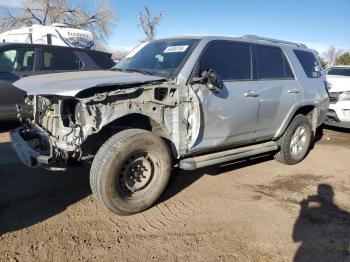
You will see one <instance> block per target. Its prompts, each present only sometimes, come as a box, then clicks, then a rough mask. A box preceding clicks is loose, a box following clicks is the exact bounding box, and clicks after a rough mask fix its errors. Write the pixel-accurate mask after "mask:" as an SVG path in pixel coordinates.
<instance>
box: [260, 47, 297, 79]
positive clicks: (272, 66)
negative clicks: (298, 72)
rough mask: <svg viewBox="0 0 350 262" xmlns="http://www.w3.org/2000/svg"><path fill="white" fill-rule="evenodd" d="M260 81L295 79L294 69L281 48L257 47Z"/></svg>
mask: <svg viewBox="0 0 350 262" xmlns="http://www.w3.org/2000/svg"><path fill="white" fill-rule="evenodd" d="M256 56H257V77H258V79H294V75H293V72H292V69H291V67H290V65H289V62H288V60H287V58H286V57H285V55H284V54H283V52H282V50H281V49H280V48H276V47H268V46H257V47H256Z"/></svg>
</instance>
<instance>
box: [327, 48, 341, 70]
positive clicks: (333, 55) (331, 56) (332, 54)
mask: <svg viewBox="0 0 350 262" xmlns="http://www.w3.org/2000/svg"><path fill="white" fill-rule="evenodd" d="M342 53H343V50H341V49H336V48H335V47H334V46H330V47H329V48H328V49H327V51H326V52H325V53H324V55H323V56H324V58H325V60H326V62H327V64H328V66H332V65H334V63H335V61H336V60H337V58H338V57H339V56H340V55H341V54H342Z"/></svg>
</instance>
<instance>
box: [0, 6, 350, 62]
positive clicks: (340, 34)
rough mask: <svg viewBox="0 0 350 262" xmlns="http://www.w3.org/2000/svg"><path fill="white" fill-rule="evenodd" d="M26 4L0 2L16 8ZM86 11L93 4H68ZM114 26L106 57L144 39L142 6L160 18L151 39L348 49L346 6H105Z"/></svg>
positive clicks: (349, 30) (349, 23) (349, 26)
mask: <svg viewBox="0 0 350 262" xmlns="http://www.w3.org/2000/svg"><path fill="white" fill-rule="evenodd" d="M24 1H27V0H0V7H4V6H7V7H16V6H17V7H18V6H21V5H22V2H24ZM71 1H73V2H75V3H76V4H77V3H79V4H86V5H87V7H88V8H93V6H94V5H95V4H96V3H97V4H98V2H99V0H71ZM109 1H110V7H111V8H112V9H113V10H114V11H115V12H116V13H117V17H118V21H117V22H116V23H114V24H113V26H112V34H111V36H110V37H109V39H108V42H107V48H108V49H109V51H122V50H130V49H132V48H133V47H134V46H136V45H138V44H139V43H140V40H142V39H143V37H144V35H143V32H142V29H141V28H140V27H139V26H138V15H139V12H140V10H142V9H143V7H144V6H145V5H147V6H148V7H149V8H150V9H151V10H152V11H153V13H154V14H156V13H157V12H158V11H159V10H162V11H163V13H164V17H163V20H162V21H161V23H160V25H159V27H158V30H157V37H168V36H179V35H225V36H240V35H244V34H254V35H259V36H265V37H270V38H276V39H283V40H288V41H294V42H301V43H305V44H307V45H308V46H309V47H311V48H313V49H316V50H317V51H319V53H320V54H321V55H322V54H323V53H324V52H325V51H326V50H327V48H328V47H329V46H335V47H336V48H339V49H343V50H349V49H350V0H333V1H331V0H260V1H259V0H240V1H238V0H216V1H213V0H211V1H208V0H109Z"/></svg>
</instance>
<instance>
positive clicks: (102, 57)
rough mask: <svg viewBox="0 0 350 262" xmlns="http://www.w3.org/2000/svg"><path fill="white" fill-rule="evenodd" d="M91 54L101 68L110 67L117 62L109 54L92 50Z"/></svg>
mask: <svg viewBox="0 0 350 262" xmlns="http://www.w3.org/2000/svg"><path fill="white" fill-rule="evenodd" d="M89 56H90V57H91V59H92V60H94V62H95V63H96V64H97V65H98V66H99V67H101V69H110V68H112V67H113V66H114V65H115V62H114V61H113V60H112V58H111V57H110V56H109V55H107V54H103V53H94V52H91V53H89Z"/></svg>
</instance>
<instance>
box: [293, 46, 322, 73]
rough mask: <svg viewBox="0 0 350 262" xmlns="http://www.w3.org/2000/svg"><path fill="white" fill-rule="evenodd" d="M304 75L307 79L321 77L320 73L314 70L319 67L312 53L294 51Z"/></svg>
mask: <svg viewBox="0 0 350 262" xmlns="http://www.w3.org/2000/svg"><path fill="white" fill-rule="evenodd" d="M294 54H295V55H296V56H297V58H298V60H299V62H300V64H301V66H302V67H303V69H304V72H305V74H306V75H307V77H309V78H318V77H320V76H321V74H320V72H319V71H317V70H316V68H318V67H319V64H318V62H317V59H316V57H315V56H314V54H313V53H311V52H308V51H301V50H294Z"/></svg>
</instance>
